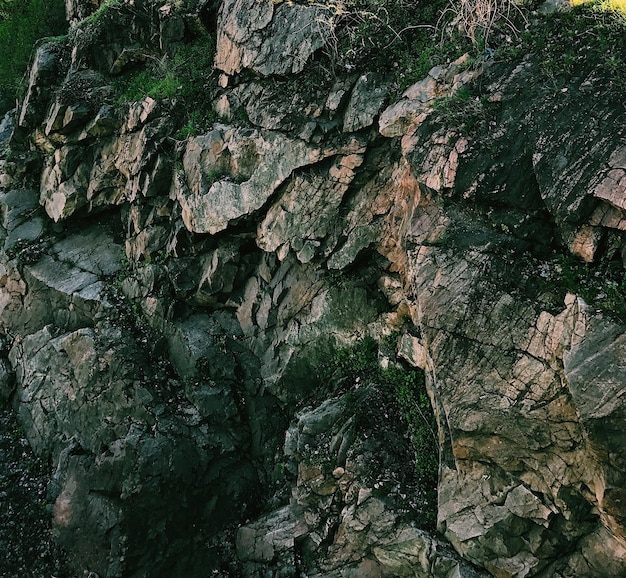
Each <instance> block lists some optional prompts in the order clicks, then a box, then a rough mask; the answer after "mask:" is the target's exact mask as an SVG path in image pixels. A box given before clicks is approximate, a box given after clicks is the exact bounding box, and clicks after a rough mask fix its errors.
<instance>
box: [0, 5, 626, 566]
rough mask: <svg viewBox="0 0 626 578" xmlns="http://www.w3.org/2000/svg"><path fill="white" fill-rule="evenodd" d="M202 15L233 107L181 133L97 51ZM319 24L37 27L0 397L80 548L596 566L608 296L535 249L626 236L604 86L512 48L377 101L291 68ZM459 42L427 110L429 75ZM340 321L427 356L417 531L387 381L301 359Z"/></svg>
mask: <svg viewBox="0 0 626 578" xmlns="http://www.w3.org/2000/svg"><path fill="white" fill-rule="evenodd" d="M89 4H90V3H89V2H88V1H87V2H83V3H80V4H79V3H77V2H69V1H68V12H69V13H70V17H71V18H73V19H79V18H82V17H83V16H84V15H86V14H88V13H89V12H90V11H91V10H92V9H94V8H95V7H96V5H95V4H93V6H91V5H89ZM157 4H158V5H157ZM218 11H219V17H218ZM199 19H200V20H201V21H202V22H203V23H204V25H205V26H206V27H207V28H211V27H212V26H215V21H216V22H217V26H218V29H217V34H218V46H217V57H216V62H217V64H218V66H219V67H220V68H221V69H222V70H223V71H224V72H225V74H226V75H227V76H229V77H232V78H228V77H227V76H224V77H223V78H222V81H221V83H222V89H221V91H220V92H219V101H218V103H217V106H216V109H217V111H218V113H219V114H220V116H221V118H222V119H223V120H225V121H227V122H229V123H232V124H238V125H239V126H237V127H235V126H224V125H220V124H214V125H213V126H212V127H210V128H208V129H207V131H206V133H205V134H203V135H201V136H195V137H190V138H188V139H186V140H185V141H182V140H180V139H179V138H178V135H177V136H176V137H175V138H172V137H173V135H175V134H176V131H177V129H178V128H180V126H181V122H182V120H181V118H179V115H180V114H181V111H180V110H179V109H178V108H177V105H176V103H175V102H174V101H173V100H167V99H165V100H158V99H153V98H149V97H148V98H145V99H143V100H141V101H139V102H136V103H132V104H129V105H127V106H126V107H119V108H115V109H114V108H113V107H112V103H113V102H114V100H115V99H114V98H113V95H112V93H111V90H110V88H109V84H110V82H111V80H112V79H111V78H110V77H109V74H115V75H124V74H126V73H127V72H128V71H129V70H130V69H131V67H133V66H139V65H141V66H144V65H145V63H146V62H152V61H154V62H156V61H157V60H158V61H159V62H161V63H162V64H163V65H166V64H168V63H170V64H171V60H168V58H169V57H171V55H172V54H173V53H174V52H175V49H176V46H177V44H178V43H180V42H187V41H192V36H193V34H195V32H193V30H194V27H195V26H198V20H199ZM332 26H333V22H332V19H331V18H330V11H329V10H328V8H326V7H322V6H317V5H310V6H309V5H306V6H305V5H302V4H300V5H299V4H295V5H294V4H290V3H284V2H283V3H272V2H256V1H253V0H229V1H227V2H223V3H221V6H220V7H218V6H217V5H216V4H215V3H212V2H201V3H196V2H193V1H192V0H189V1H187V2H166V3H162V2H161V3H155V2H151V1H149V0H141V1H139V0H136V1H135V2H132V3H128V2H121V3H111V4H110V5H109V6H108V7H107V9H106V10H103V11H101V12H99V15H98V18H94V19H89V21H87V22H84V23H83V24H80V25H78V26H77V27H76V29H75V30H74V31H73V32H72V34H71V35H70V37H69V40H68V44H71V46H69V45H68V47H67V48H66V47H65V45H64V44H63V43H60V44H58V45H57V46H56V47H52V46H51V45H48V44H46V45H44V46H43V47H42V48H40V49H39V52H38V53H37V55H36V57H35V62H34V66H33V67H32V70H31V75H30V85H29V89H28V94H27V96H26V99H25V101H24V102H23V103H22V106H21V109H20V111H19V113H18V115H17V116H18V118H19V121H18V122H17V124H18V131H17V132H18V133H19V134H17V135H14V136H13V137H11V138H12V141H11V144H13V143H15V144H16V145H19V146H20V147H22V148H24V149H26V148H30V149H31V150H30V152H28V153H27V152H26V151H22V152H15V151H13V152H12V153H11V156H9V157H8V158H4V157H3V158H2V159H0V173H1V174H0V184H1V185H2V186H3V187H4V190H3V191H2V193H1V195H0V216H1V219H0V224H1V225H2V229H3V231H4V232H3V233H2V235H0V236H1V237H2V241H3V251H0V312H1V313H0V326H1V327H2V331H3V332H4V333H6V336H7V337H6V339H7V342H8V343H9V345H10V346H11V353H10V365H9V364H8V363H6V362H5V358H4V357H1V358H0V359H1V362H0V397H3V398H11V397H12V399H14V401H15V408H16V412H17V413H18V415H19V417H20V420H21V422H22V423H23V425H24V427H25V429H26V432H27V434H28V436H29V439H31V442H32V443H33V445H34V446H35V447H36V448H37V449H38V450H39V451H40V452H42V453H44V454H46V455H47V457H48V458H49V459H50V460H51V463H52V464H53V468H54V472H55V473H54V478H53V483H52V485H51V488H50V497H51V504H50V505H51V507H52V509H53V515H54V517H55V524H56V529H57V533H58V535H59V537H60V539H61V541H62V542H63V544H65V545H66V546H67V547H68V549H69V550H70V553H71V555H72V557H73V560H74V566H75V568H76V573H77V575H78V574H81V573H83V572H84V571H88V572H89V571H91V572H95V573H98V574H99V575H101V576H108V577H109V578H117V577H120V576H133V577H137V578H139V577H144V576H145V577H146V578H148V577H153V576H162V575H163V576H164V575H167V576H168V578H176V577H181V578H182V577H183V576H184V577H185V578H189V577H190V576H196V575H200V574H202V575H205V574H207V573H211V572H214V573H215V572H222V571H224V572H226V570H225V568H224V564H228V563H230V564H231V565H232V567H231V568H229V570H232V572H231V574H232V575H241V576H249V577H250V578H258V577H259V576H269V575H273V576H281V575H282V576H294V575H297V574H300V575H305V574H306V575H309V576H317V577H319V578H322V577H325V578H331V577H332V578H335V577H336V578H339V577H343V578H346V577H347V576H353V577H354V578H360V577H362V576H372V577H376V576H380V577H383V576H388V577H391V576H394V577H396V576H415V575H418V576H441V577H444V576H445V577H446V578H450V577H451V576H478V575H484V572H483V571H487V572H489V573H491V574H493V575H496V576H530V575H533V576H543V577H545V578H548V577H552V576H557V575H558V576H564V577H567V578H574V577H579V576H588V577H590V578H592V577H597V578H599V577H601V576H606V575H611V576H620V575H624V574H625V573H626V549H625V548H624V543H625V534H626V532H625V529H624V528H625V523H626V521H625V518H626V514H625V513H624V506H623V503H624V499H626V496H624V490H623V488H624V486H625V479H624V477H625V475H626V474H625V471H626V470H625V466H624V464H625V463H626V459H625V456H624V449H623V448H624V442H625V441H626V440H624V435H623V431H624V420H625V419H626V416H625V415H624V410H623V408H622V406H623V403H622V398H623V393H624V391H623V390H624V385H623V384H624V383H625V382H626V376H625V375H624V372H625V371H626V368H625V367H624V362H623V360H624V357H625V353H626V352H625V350H624V349H625V346H624V339H623V335H624V326H623V323H622V322H618V321H616V320H614V319H612V318H610V317H609V315H607V314H604V313H600V312H599V311H597V310H596V309H597V304H593V303H589V304H586V303H585V302H584V301H583V299H582V298H581V297H580V295H576V294H574V292H573V291H574V289H576V291H575V292H576V293H581V294H582V293H584V292H585V287H578V288H572V287H571V286H566V283H565V281H567V282H568V283H569V281H570V280H569V279H565V280H564V281H563V282H562V281H561V280H560V277H561V276H565V277H567V275H568V269H567V267H566V266H565V263H566V261H565V259H566V257H565V255H564V254H565V253H566V252H567V251H569V252H571V253H573V254H574V255H577V256H578V257H579V258H581V259H583V260H584V261H586V262H588V263H590V264H592V267H595V269H590V270H589V271H592V272H599V271H602V270H603V267H605V266H606V267H607V270H609V269H610V270H611V271H612V270H615V271H619V270H620V269H619V267H620V260H621V259H623V255H624V254H626V249H625V248H624V239H623V233H622V232H623V231H624V230H626V205H625V203H624V199H623V196H624V187H625V182H626V181H625V177H624V173H625V171H626V167H625V166H624V126H626V125H625V124H624V117H623V106H622V103H621V101H619V102H618V101H617V100H616V97H614V96H611V94H613V93H611V92H607V91H605V90H603V89H604V88H606V86H605V85H604V84H603V82H605V81H604V80H602V79H601V78H600V77H601V76H602V75H603V74H604V73H603V72H601V71H598V70H595V68H594V70H593V71H592V70H591V69H589V70H585V71H584V76H585V78H583V72H580V73H579V72H574V73H572V74H570V76H568V77H567V80H566V81H565V83H566V85H565V84H564V85H563V86H558V83H559V82H561V79H562V77H561V76H557V77H555V78H554V79H553V82H552V83H551V84H550V83H545V86H544V84H541V83H539V84H538V83H537V82H536V79H537V78H541V76H540V75H541V74H542V63H541V55H531V56H529V57H527V58H526V59H525V60H524V61H523V62H522V63H520V64H519V65H508V64H503V63H495V62H494V63H493V64H491V65H490V66H487V64H489V63H491V59H488V61H487V62H486V63H485V66H484V67H479V68H478V69H476V68H475V67H469V68H468V67H467V61H466V60H464V59H460V60H458V61H456V62H454V63H452V64H451V65H447V66H437V67H435V68H433V69H432V70H431V71H430V73H429V75H428V76H427V78H425V79H423V80H422V81H420V82H418V83H416V84H414V85H413V86H412V87H410V88H409V89H408V90H407V91H406V92H405V93H404V95H403V97H402V99H400V100H399V101H398V102H393V98H394V97H393V89H392V87H391V86H390V85H389V86H388V85H386V84H385V82H383V81H382V80H380V79H379V78H378V77H377V76H374V75H373V74H371V73H368V72H366V71H360V70H359V72H358V74H357V73H347V74H344V73H343V71H338V72H337V75H338V78H337V79H332V80H329V78H327V76H325V75H324V74H322V73H320V71H319V70H318V71H317V73H316V77H315V78H316V80H315V82H314V83H313V82H310V79H309V78H308V77H302V79H299V78H291V79H290V78H288V76H289V75H291V74H300V73H303V71H304V66H305V64H306V63H307V62H308V61H310V60H311V58H312V56H313V53H314V52H315V51H316V50H317V49H318V48H320V47H321V46H322V45H323V44H324V42H325V39H326V36H325V32H333V31H334V29H333V28H332ZM326 27H327V28H326ZM70 48H71V51H70ZM70 52H71V56H70ZM168 55H169V56H168ZM70 61H71V62H70ZM69 64H71V73H70V74H67V75H66V74H65V72H66V66H67V65H69ZM320 66H321V67H323V58H322V59H321V62H320ZM311 68H314V67H311ZM483 68H484V69H483ZM581 70H582V69H581ZM359 74H360V75H361V76H360V77H357V76H358V75H359ZM479 74H481V75H482V78H481V84H480V86H476V87H472V90H475V91H476V92H477V93H478V92H479V91H480V96H481V98H479V99H475V98H473V97H472V98H470V99H468V100H467V102H466V103H465V106H466V107H467V110H465V111H461V113H459V114H460V116H459V118H461V117H463V118H461V120H460V121H459V122H458V123H457V124H459V126H452V127H450V126H448V125H447V124H446V122H448V124H449V122H450V121H449V119H448V121H446V114H445V110H443V111H442V109H441V108H438V107H434V106H433V103H434V102H435V99H437V98H439V97H446V96H451V95H453V94H454V91H455V90H457V89H458V88H459V87H461V86H463V85H469V83H471V82H472V81H473V80H475V79H476V78H477V77H478V75H479ZM207 76H209V75H207ZM566 76H567V74H566V73H564V76H563V78H565V77H566ZM578 76H580V78H579V77H578ZM283 77H285V78H283ZM231 83H232V84H233V85H234V84H237V86H235V87H234V88H230V87H229V85H230V84H231ZM312 84H315V86H312ZM548 84H550V86H548ZM303 87H304V88H303ZM590 91H591V92H590ZM74 94H75V95H76V96H75V97H74V96H73V95H74ZM472 94H473V93H472ZM591 94H592V95H594V98H591V96H590V95H591ZM596 97H597V98H596ZM387 99H390V100H391V102H386V100H387ZM611 99H613V100H611ZM457 101H458V102H457ZM453 102H454V104H455V106H462V105H463V102H464V101H463V99H456V100H454V101H453ZM384 106H387V108H386V109H385V110H383V112H382V113H381V109H382V108H383V107H384ZM202 112H204V111H202ZM243 113H245V114H243ZM467 116H471V118H470V119H468V120H472V121H474V125H475V126H476V127H477V128H475V129H471V124H472V123H469V122H468V123H465V122H464V121H465V117H467ZM377 118H378V123H379V124H378V129H379V130H378V133H376V131H372V130H368V129H369V128H370V126H372V125H373V124H374V123H375V122H376V121H377ZM248 121H249V123H248ZM453 122H456V121H453ZM248 124H251V125H252V126H247V125H248ZM461 125H463V126H461ZM462 131H464V132H462ZM8 132H9V131H6V134H7V135H8ZM342 133H343V134H342ZM346 133H355V134H352V135H350V134H346ZM0 148H1V149H2V152H1V153H0V156H2V155H4V156H6V155H9V152H8V148H7V147H6V146H5V147H2V146H0ZM37 155H40V156H41V157H42V158H43V171H42V170H41V166H42V162H41V160H39V161H38V160H37ZM14 183H15V185H14ZM17 183H19V187H18V186H17ZM38 205H41V208H40V207H39V206H38ZM124 253H125V255H124ZM608 264H610V267H609V265H608ZM575 266H577V265H574V266H573V267H575ZM581 266H582V265H581ZM622 273H623V271H622ZM591 277H592V275H588V278H591ZM604 281H605V280H602V279H600V280H599V283H600V286H601V287H600V289H602V290H603V291H604V295H605V297H609V296H610V297H611V298H614V297H615V295H619V294H620V291H621V289H619V287H620V283H621V279H620V278H619V277H617V276H616V277H615V278H614V279H613V278H612V279H610V280H606V281H607V283H604V285H602V283H603V282H604ZM586 282H587V281H586ZM600 294H602V293H600ZM616 309H617V308H616ZM613 313H617V311H615V312H613ZM364 335H370V336H373V337H374V338H376V339H377V340H383V339H384V341H385V343H386V345H385V347H387V348H389V349H393V347H394V345H396V344H397V345H398V351H397V354H398V356H399V358H400V359H404V360H405V361H406V362H407V363H408V364H410V365H412V366H414V367H417V368H422V369H424V370H425V371H426V373H427V379H428V387H429V392H428V393H429V397H430V399H431V400H432V403H433V407H434V409H435V412H436V415H437V417H438V425H439V431H438V434H439V443H440V455H441V469H440V480H439V487H438V492H439V511H438V520H437V521H438V528H439V531H440V537H434V536H433V535H432V534H431V533H428V532H427V531H426V530H424V529H420V528H418V527H417V526H416V524H414V523H413V522H419V521H420V519H421V518H422V517H425V504H426V503H427V500H426V498H425V497H424V496H425V493H424V488H420V487H419V486H417V485H415V484H413V482H411V481H410V475H409V473H410V471H413V470H411V468H410V467H409V468H408V470H407V468H406V466H407V465H410V464H412V460H414V458H415V451H414V449H413V450H412V449H411V448H410V446H409V444H408V438H407V432H408V431H409V430H410V428H409V427H408V426H404V425H402V424H404V423H405V422H404V421H403V420H404V419H406V416H403V414H402V411H400V408H399V406H398V399H396V398H394V397H393V396H394V391H395V390H394V391H392V390H393V389H394V388H393V387H390V388H387V389H388V390H389V391H387V390H385V391H382V389H383V388H381V387H379V386H380V384H377V383H375V380H374V379H373V377H372V378H371V379H370V377H371V376H360V377H359V378H358V380H357V379H354V380H353V381H350V380H347V379H344V380H343V381H341V383H335V377H334V376H330V377H327V376H326V377H324V378H322V377H321V376H323V375H325V374H324V372H323V371H322V370H323V369H324V368H325V367H327V366H328V357H329V356H333V355H334V354H335V353H334V350H335V349H336V348H337V347H339V346H341V345H345V344H350V343H353V342H354V341H355V339H357V338H359V337H362V336H364ZM398 335H401V336H402V337H401V338H400V339H399V341H398V340H397V336H398ZM4 345H5V344H2V347H0V349H2V352H3V353H4V351H5V349H7V348H6V347H4ZM381 363H383V364H384V365H385V366H387V367H390V368H391V369H394V368H395V367H396V366H395V364H396V363H399V361H398V360H397V359H395V358H394V356H393V355H392V354H391V353H389V352H386V353H385V354H384V355H383V356H382V357H381ZM13 370H15V372H16V375H17V379H16V381H15V382H13V381H12V375H13ZM347 381H350V382H349V383H347ZM366 382H367V383H366ZM404 385H406V384H404ZM346 391H349V394H346V393H345V392H346ZM395 393H396V394H397V392H395ZM398 397H399V394H398ZM405 409H406V408H405ZM290 424H291V425H290ZM363 424H369V425H368V427H369V428H370V429H363V427H365V426H363ZM390 424H391V426H393V427H391V429H390ZM394 427H395V428H396V429H393V428H394ZM359 428H361V429H359ZM390 431H391V433H392V434H393V435H391V437H387V438H385V437H384V435H387V434H389V433H390ZM383 434H384V435H383ZM381 436H383V437H381ZM283 438H284V439H283ZM283 442H284V443H283ZM418 457H419V456H418ZM403 466H404V468H403ZM403 476H404V477H403ZM407 480H408V481H407ZM430 489H432V488H430ZM231 525H232V526H231ZM235 527H236V528H237V531H236V532H235V531H234V528H235ZM441 536H443V537H444V538H446V539H447V540H448V542H449V543H450V544H451V545H452V546H453V547H454V549H455V550H456V551H457V553H458V554H461V555H462V556H463V557H464V558H465V561H463V560H460V559H459V557H458V555H457V554H455V553H453V552H452V551H451V550H450V549H449V546H448V545H446V543H445V542H444V538H441ZM229 548H230V550H229ZM468 561H470V562H473V563H475V564H476V565H477V566H479V567H480V568H482V569H483V570H476V569H475V568H474V567H472V566H471V565H470V563H468Z"/></svg>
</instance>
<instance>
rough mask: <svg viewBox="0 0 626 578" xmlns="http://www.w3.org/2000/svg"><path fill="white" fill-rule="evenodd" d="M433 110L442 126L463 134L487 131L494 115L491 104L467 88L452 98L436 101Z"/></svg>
mask: <svg viewBox="0 0 626 578" xmlns="http://www.w3.org/2000/svg"><path fill="white" fill-rule="evenodd" d="M433 108H434V109H435V110H436V111H437V113H438V117H437V118H438V121H439V122H440V123H441V124H443V125H445V126H447V127H450V128H454V129H457V130H459V131H460V132H461V133H463V134H470V133H472V132H476V131H477V130H484V129H486V128H487V125H488V123H489V121H490V120H491V117H492V114H493V111H492V107H491V105H490V103H489V102H487V101H486V99H485V98H481V97H480V96H477V95H473V94H472V93H471V92H470V90H469V89H468V88H467V87H466V86H462V87H461V88H459V89H458V90H457V91H456V92H455V93H454V94H452V95H451V96H447V97H443V98H439V99H437V100H435V102H434V103H433Z"/></svg>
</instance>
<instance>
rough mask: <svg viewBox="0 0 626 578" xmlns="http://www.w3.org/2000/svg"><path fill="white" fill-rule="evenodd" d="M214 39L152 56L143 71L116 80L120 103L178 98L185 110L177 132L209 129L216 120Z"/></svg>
mask: <svg viewBox="0 0 626 578" xmlns="http://www.w3.org/2000/svg"><path fill="white" fill-rule="evenodd" d="M214 56H215V39H214V38H213V37H212V36H209V35H206V36H202V37H200V38H197V39H194V40H192V41H191V42H189V43H188V44H185V45H183V46H181V47H180V48H179V49H178V50H177V51H176V53H175V54H174V56H172V57H169V56H167V55H165V56H164V57H163V58H161V59H152V60H150V61H149V62H148V64H147V66H146V67H145V68H143V69H141V70H134V71H130V72H128V73H126V74H124V75H123V76H121V77H119V78H118V79H116V82H115V85H116V89H117V91H118V93H119V95H120V96H119V98H118V101H119V103H120V104H123V103H126V102H133V101H137V100H141V99H143V98H145V97H146V96H149V97H151V98H154V99H162V98H170V99H176V100H177V101H179V102H180V103H181V104H182V106H181V110H183V111H184V115H185V116H184V118H183V119H182V120H181V123H182V125H183V126H182V128H181V129H180V131H179V133H178V134H177V135H176V136H177V137H178V138H185V137H187V136H190V135H194V134H197V133H198V132H201V131H202V130H204V129H206V128H208V126H210V124H211V123H212V122H213V121H214V120H215V114H214V112H213V105H212V101H213V98H214V96H215V86H216V82H215V77H214V71H213V59H214Z"/></svg>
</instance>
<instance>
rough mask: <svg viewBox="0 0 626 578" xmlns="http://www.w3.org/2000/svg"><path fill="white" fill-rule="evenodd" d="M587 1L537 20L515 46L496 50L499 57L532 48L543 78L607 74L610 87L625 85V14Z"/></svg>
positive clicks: (516, 55) (618, 88) (515, 55)
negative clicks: (539, 59)
mask: <svg viewBox="0 0 626 578" xmlns="http://www.w3.org/2000/svg"><path fill="white" fill-rule="evenodd" d="M602 4H603V3H602V2H590V3H586V4H582V5H580V6H577V7H575V8H574V9H572V10H571V11H567V12H557V13H555V14H553V15H551V16H549V17H547V18H544V19H542V20H540V21H537V22H536V23H535V24H534V25H533V26H532V27H531V28H529V29H528V30H527V31H526V32H524V34H523V35H522V38H521V42H518V43H516V45H515V46H503V47H502V49H500V50H498V51H497V52H496V58H497V59H500V60H514V61H515V60H519V58H521V57H522V56H523V55H524V54H527V53H529V52H533V53H535V54H537V55H539V56H540V57H541V72H542V73H543V75H544V77H545V78H544V81H545V80H546V79H548V80H553V81H562V80H563V79H567V78H568V77H572V76H577V77H585V76H587V75H588V74H589V73H590V72H591V70H592V69H593V70H595V71H596V76H606V77H607V78H610V79H611V80H610V85H609V88H610V89H612V90H615V91H623V90H624V88H625V87H626V17H625V16H624V14H622V13H619V12H614V11H610V10H606V9H603V8H602Z"/></svg>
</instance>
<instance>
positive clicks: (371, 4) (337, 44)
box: [325, 0, 470, 90]
mask: <svg viewBox="0 0 626 578" xmlns="http://www.w3.org/2000/svg"><path fill="white" fill-rule="evenodd" d="M447 4H448V0H436V1H434V2H425V1H422V0H418V1H414V0H351V1H349V2H347V3H346V5H345V7H344V10H343V11H342V12H341V14H340V15H339V16H337V15H334V18H336V22H337V26H336V28H334V29H333V31H332V34H330V33H329V38H328V42H327V48H326V49H325V50H326V51H327V53H328V56H329V57H330V59H331V64H332V67H333V68H334V69H335V73H336V74H339V73H340V72H341V71H346V70H347V71H352V70H354V69H356V70H361V69H367V70H370V71H372V70H373V71H376V72H380V73H382V74H387V75H389V74H391V75H393V77H394V78H395V80H396V85H397V87H398V89H400V90H403V89H405V88H407V87H408V86H410V85H411V84H413V83H414V82H416V81H418V80H420V79H422V78H423V77H424V76H426V74H427V73H428V71H429V70H430V69H431V68H432V67H433V66H435V65H437V64H441V63H442V62H444V63H445V61H446V60H449V59H453V58H456V57H458V56H460V55H461V54H462V53H463V52H465V51H467V50H468V49H470V44H469V42H468V41H467V39H465V38H462V37H460V36H459V35H455V36H454V37H446V38H445V40H443V39H442V35H441V31H440V28H439V18H440V16H441V13H442V11H443V10H444V8H445V7H446V6H447ZM329 10H330V8H329ZM330 17H331V14H330V13H329V19H330ZM329 30H330V26H329Z"/></svg>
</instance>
